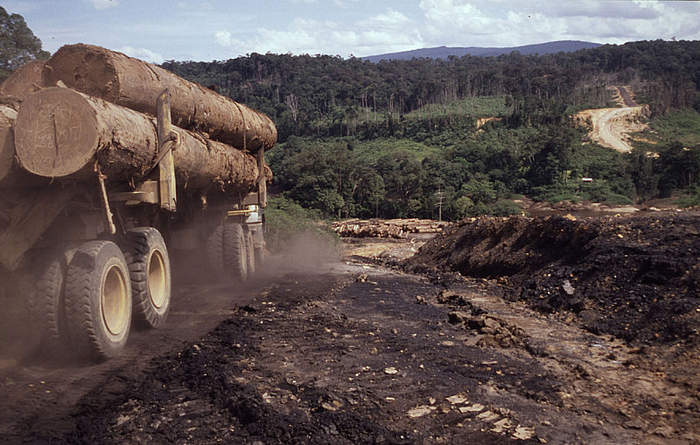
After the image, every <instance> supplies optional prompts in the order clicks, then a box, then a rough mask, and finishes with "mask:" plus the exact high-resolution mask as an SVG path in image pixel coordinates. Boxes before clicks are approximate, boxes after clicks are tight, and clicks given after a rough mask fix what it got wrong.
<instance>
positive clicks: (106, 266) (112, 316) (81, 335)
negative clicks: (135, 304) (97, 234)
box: [65, 241, 132, 359]
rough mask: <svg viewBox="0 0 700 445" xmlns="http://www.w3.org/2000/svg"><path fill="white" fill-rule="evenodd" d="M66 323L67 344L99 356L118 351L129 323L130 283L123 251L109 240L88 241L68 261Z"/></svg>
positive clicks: (125, 336) (126, 335)
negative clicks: (68, 337)
mask: <svg viewBox="0 0 700 445" xmlns="http://www.w3.org/2000/svg"><path fill="white" fill-rule="evenodd" d="M65 308H66V325H67V328H68V333H69V336H70V340H71V345H72V346H74V347H76V348H77V351H78V353H79V354H81V355H86V356H91V357H95V358H99V359H106V358H111V357H114V356H116V355H117V354H119V352H120V351H121V350H122V349H123V348H124V345H126V340H127V338H128V336H129V329H130V327H131V312H132V302H131V284H130V280H129V268H128V266H127V263H126V259H125V258H124V254H123V253H122V251H121V250H120V249H119V247H118V246H117V245H116V244H114V243H113V242H111V241H89V242H87V243H85V244H83V245H82V246H80V248H79V249H78V250H77V252H76V253H75V255H74V256H73V259H72V261H71V262H70V264H69V265H68V271H67V274H66V284H65Z"/></svg>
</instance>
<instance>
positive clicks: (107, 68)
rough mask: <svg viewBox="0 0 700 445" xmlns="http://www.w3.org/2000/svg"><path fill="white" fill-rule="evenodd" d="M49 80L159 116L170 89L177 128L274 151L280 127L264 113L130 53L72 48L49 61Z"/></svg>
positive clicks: (60, 52)
mask: <svg viewBox="0 0 700 445" xmlns="http://www.w3.org/2000/svg"><path fill="white" fill-rule="evenodd" d="M45 78H46V81H47V82H48V83H49V84H50V85H56V84H57V82H58V81H62V82H63V83H64V84H65V85H66V86H68V87H70V88H73V89H75V90H77V91H80V92H82V93H85V94H87V95H89V96H94V97H98V98H101V99H104V100H107V101H109V102H111V103H114V104H117V105H121V106H124V107H127V108H131V109H133V110H136V111H139V112H142V113H147V114H151V115H155V114H156V99H157V98H158V96H159V95H160V94H161V93H162V92H163V89H165V88H168V89H169V90H170V94H171V104H170V105H171V111H172V121H173V124H175V125H177V126H178V127H181V128H185V129H188V130H193V131H197V132H204V133H206V134H207V137H208V138H211V139H213V140H216V141H219V142H223V143H226V144H229V145H232V146H234V147H237V148H240V149H245V150H249V151H256V150H258V149H260V148H265V149H268V148H271V147H272V146H273V145H274V144H275V142H276V140H277V129H276V128H275V125H274V124H273V122H272V121H271V120H270V118H268V117H267V116H265V115H264V114H262V113H259V112H257V111H255V110H252V109H250V108H248V107H246V106H245V105H243V104H239V103H237V102H235V101H233V100H231V99H229V98H226V97H224V96H221V95H219V94H217V93H216V92H214V91H212V90H209V89H207V88H204V87H202V86H201V85H198V84H196V83H193V82H189V81H187V80H184V79H182V78H181V77H179V76H177V75H175V74H173V73H171V72H170V71H167V70H165V69H163V68H160V67H158V66H156V65H152V64H149V63H146V62H143V61H141V60H138V59H134V58H131V57H129V56H127V55H125V54H122V53H118V52H115V51H110V50H108V49H105V48H100V47H98V46H92V45H84V44H77V45H67V46H64V47H62V48H61V49H59V50H58V51H57V52H56V53H55V54H54V55H53V56H52V57H51V59H49V60H48V62H47V64H46V70H45Z"/></svg>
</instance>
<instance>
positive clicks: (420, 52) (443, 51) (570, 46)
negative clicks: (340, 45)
mask: <svg viewBox="0 0 700 445" xmlns="http://www.w3.org/2000/svg"><path fill="white" fill-rule="evenodd" d="M599 46H602V45H601V44H600V43H593V42H584V41H581V40H558V41H555V42H546V43H537V44H534V45H523V46H513V47H508V48H484V47H478V46H470V47H448V46H438V47H435V48H421V49H414V50H411V51H401V52H397V53H387V54H378V55H376V56H367V57H361V59H363V60H369V61H370V62H379V61H380V60H411V59H413V58H428V59H447V58H448V57H450V56H457V57H462V56H465V55H467V54H468V55H471V56H480V57H489V56H500V55H501V54H510V53H511V52H513V51H518V52H519V53H520V54H522V55H530V54H552V53H559V52H573V51H578V50H580V49H590V48H597V47H599Z"/></svg>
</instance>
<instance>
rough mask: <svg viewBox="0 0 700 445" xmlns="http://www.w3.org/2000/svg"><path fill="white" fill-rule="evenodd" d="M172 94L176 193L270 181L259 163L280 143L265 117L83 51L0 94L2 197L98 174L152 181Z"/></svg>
mask: <svg viewBox="0 0 700 445" xmlns="http://www.w3.org/2000/svg"><path fill="white" fill-rule="evenodd" d="M52 85H58V86H52ZM165 89H167V90H168V91H169V93H170V105H171V114H172V120H173V123H174V124H175V125H177V126H178V127H179V128H178V127H176V126H173V132H174V133H175V135H174V136H175V137H176V143H175V144H174V147H175V148H173V157H174V164H175V174H176V177H177V183H178V186H179V187H181V188H184V189H189V190H202V191H204V192H207V193H208V192H209V191H221V192H227V193H230V192H235V193H240V194H246V193H248V192H250V191H252V190H254V189H255V187H256V186H257V185H258V183H259V182H260V181H261V178H265V180H269V179H270V178H271V177H272V175H271V171H270V169H269V167H268V166H267V165H266V164H264V162H261V161H259V160H258V159H256V156H255V152H256V151H257V150H261V149H269V148H271V147H272V146H273V145H274V143H275V142H276V139H277V130H276V128H275V126H274V124H273V123H272V121H271V120H270V119H269V118H268V117H267V116H265V115H264V114H262V113H258V112H257V111H254V110H252V109H250V108H248V107H246V106H245V105H242V104H239V103H236V102H234V101H233V100H231V99H229V98H226V97H223V96H220V95H219V94H217V93H216V92H214V91H212V90H209V89H207V88H203V87H202V86H200V85H197V84H195V83H192V82H188V81H186V80H184V79H182V78H180V77H178V76H176V75H175V74H173V73H170V72H168V71H166V70H164V69H162V68H160V67H157V66H155V65H151V64H148V63H146V62H143V61H140V60H138V59H133V58H131V57H128V56H126V55H124V54H121V53H117V52H114V51H110V50H107V49H104V48H100V47H95V46H90V45H82V44H81V45H70V46H66V47H63V48H61V49H60V50H59V51H58V52H57V53H56V54H54V56H53V57H52V58H51V59H49V60H48V61H46V62H38V61H37V62H31V63H30V64H27V65H25V66H24V67H22V68H20V69H19V70H17V71H16V72H15V73H14V74H13V75H12V76H11V77H10V78H8V79H7V80H6V81H5V82H4V83H3V84H2V85H0V103H6V104H8V105H9V107H8V106H2V105H0V107H3V110H5V111H4V112H2V113H0V188H6V187H13V186H15V187H16V186H25V184H27V183H26V182H25V181H24V179H26V178H50V180H52V181H53V180H55V179H58V180H62V179H65V180H70V181H78V182H80V181H84V180H86V179H87V178H90V177H91V178H94V177H95V175H96V174H97V173H96V169H97V168H98V167H99V170H100V173H102V174H105V175H106V176H107V178H108V181H113V182H122V183H125V184H134V181H139V180H142V179H145V178H146V176H148V175H149V174H150V172H151V171H152V170H153V169H154V168H155V167H156V166H157V162H158V160H159V159H160V156H159V155H160V153H159V148H158V147H159V143H158V130H157V125H156V120H155V117H154V116H155V114H156V102H157V98H158V96H159V95H160V94H161V93H163V91H164V90H165ZM10 107H11V108H10ZM13 109H14V110H18V111H17V113H16V115H15V114H14V111H13ZM3 110H0V111H3ZM261 170H262V171H261ZM17 171H19V173H20V174H19V175H17V174H15V173H16V172H17ZM27 172H29V173H31V175H30V174H27ZM18 178H22V179H23V181H18V180H17V179H18ZM265 180H262V183H261V184H262V185H264V183H265ZM30 182H31V183H32V184H34V185H39V184H45V183H46V182H47V180H46V179H44V180H43V181H33V182H32V181H30Z"/></svg>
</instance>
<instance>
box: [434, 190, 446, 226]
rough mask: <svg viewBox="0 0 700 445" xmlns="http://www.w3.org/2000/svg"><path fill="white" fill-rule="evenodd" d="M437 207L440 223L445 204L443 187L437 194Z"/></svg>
mask: <svg viewBox="0 0 700 445" xmlns="http://www.w3.org/2000/svg"><path fill="white" fill-rule="evenodd" d="M435 199H436V200H437V202H436V203H435V207H437V208H438V221H442V204H443V203H444V202H445V192H443V191H442V186H439V187H438V191H437V192H435Z"/></svg>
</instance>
